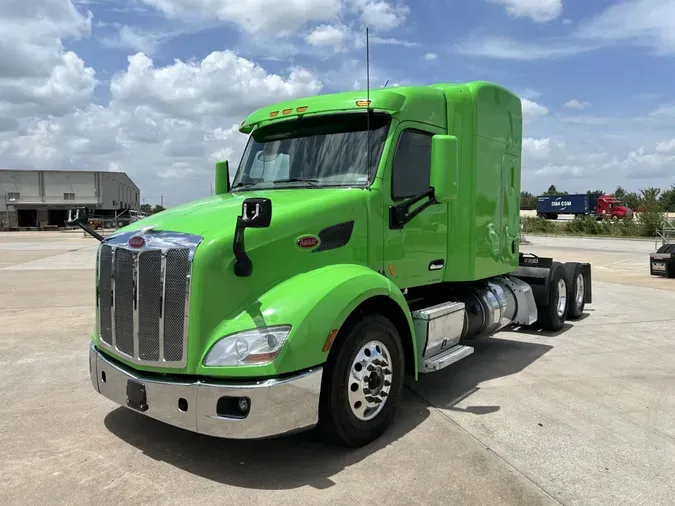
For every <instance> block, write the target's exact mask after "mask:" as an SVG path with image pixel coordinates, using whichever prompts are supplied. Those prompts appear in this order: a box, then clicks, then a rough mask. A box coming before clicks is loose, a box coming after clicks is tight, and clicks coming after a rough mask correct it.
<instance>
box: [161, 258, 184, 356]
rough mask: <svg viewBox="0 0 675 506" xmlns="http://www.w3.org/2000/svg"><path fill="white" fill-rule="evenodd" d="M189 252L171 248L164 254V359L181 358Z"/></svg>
mask: <svg viewBox="0 0 675 506" xmlns="http://www.w3.org/2000/svg"><path fill="white" fill-rule="evenodd" d="M189 254H190V250H187V249H172V250H169V251H168V252H167V254H166V276H165V278H166V280H165V283H166V289H165V294H164V295H165V299H164V360H181V359H182V358H183V340H184V339H183V335H184V333H185V311H186V307H185V299H186V295H187V294H186V290H187V282H186V281H187V275H188V256H189Z"/></svg>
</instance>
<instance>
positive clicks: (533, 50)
mask: <svg viewBox="0 0 675 506" xmlns="http://www.w3.org/2000/svg"><path fill="white" fill-rule="evenodd" d="M592 49H594V47H593V46H590V45H581V44H573V43H571V42H570V41H568V40H565V41H562V42H556V41H554V42H551V43H548V42H540V43H537V44H530V43H526V42H520V41H518V40H515V39H511V38H508V37H496V36H491V35H489V36H485V37H479V36H472V37H469V38H468V39H466V40H464V41H462V42H460V43H459V44H457V45H456V50H457V51H458V52H459V53H461V54H464V55H467V56H479V57H485V58H494V59H499V60H515V61H531V60H544V59H551V58H561V57H565V56H571V55H574V54H578V53H582V52H584V51H590V50H592Z"/></svg>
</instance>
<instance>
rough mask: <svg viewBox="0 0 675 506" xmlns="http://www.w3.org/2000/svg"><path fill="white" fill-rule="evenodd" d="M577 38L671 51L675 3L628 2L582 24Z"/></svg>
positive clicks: (674, 48) (662, 0)
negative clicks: (636, 44) (622, 42)
mask: <svg viewBox="0 0 675 506" xmlns="http://www.w3.org/2000/svg"><path fill="white" fill-rule="evenodd" d="M576 35H577V36H578V37H581V38H587V39H595V40H600V41H604V42H617V41H633V42H635V43H638V44H640V45H644V46H649V47H653V48H654V49H655V50H656V51H658V52H660V53H668V54H672V53H674V52H675V0H628V1H624V2H621V3H617V4H615V5H612V6H610V7H608V8H607V9H606V10H604V11H603V12H602V13H600V14H599V15H597V16H596V17H594V18H592V19H590V20H588V21H586V22H584V23H582V24H581V25H580V27H579V30H578V33H577V34H576Z"/></svg>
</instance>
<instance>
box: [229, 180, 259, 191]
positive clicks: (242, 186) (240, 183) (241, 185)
mask: <svg viewBox="0 0 675 506" xmlns="http://www.w3.org/2000/svg"><path fill="white" fill-rule="evenodd" d="M258 183H259V181H249V182H247V183H242V182H241V181H240V182H238V183H237V184H235V185H234V186H233V187H232V189H233V190H234V189H235V188H248V187H249V186H253V185H256V184H258Z"/></svg>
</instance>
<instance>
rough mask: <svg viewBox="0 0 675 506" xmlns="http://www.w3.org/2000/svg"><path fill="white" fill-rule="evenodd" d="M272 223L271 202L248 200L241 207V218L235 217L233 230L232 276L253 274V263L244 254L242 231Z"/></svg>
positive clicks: (267, 200)
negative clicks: (235, 223)
mask: <svg viewBox="0 0 675 506" xmlns="http://www.w3.org/2000/svg"><path fill="white" fill-rule="evenodd" d="M271 221H272V201H271V200H270V199H265V198H258V199H256V198H250V199H246V200H244V202H243V203H242V205H241V216H237V225H236V227H235V228H234V241H233V243H232V250H233V251H234V258H235V262H234V274H235V275H236V276H239V277H243V278H245V277H247V276H250V275H251V274H252V273H253V263H252V262H251V259H250V258H249V256H248V255H247V254H246V246H245V245H244V230H246V229H247V228H267V227H269V226H270V223H271Z"/></svg>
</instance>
